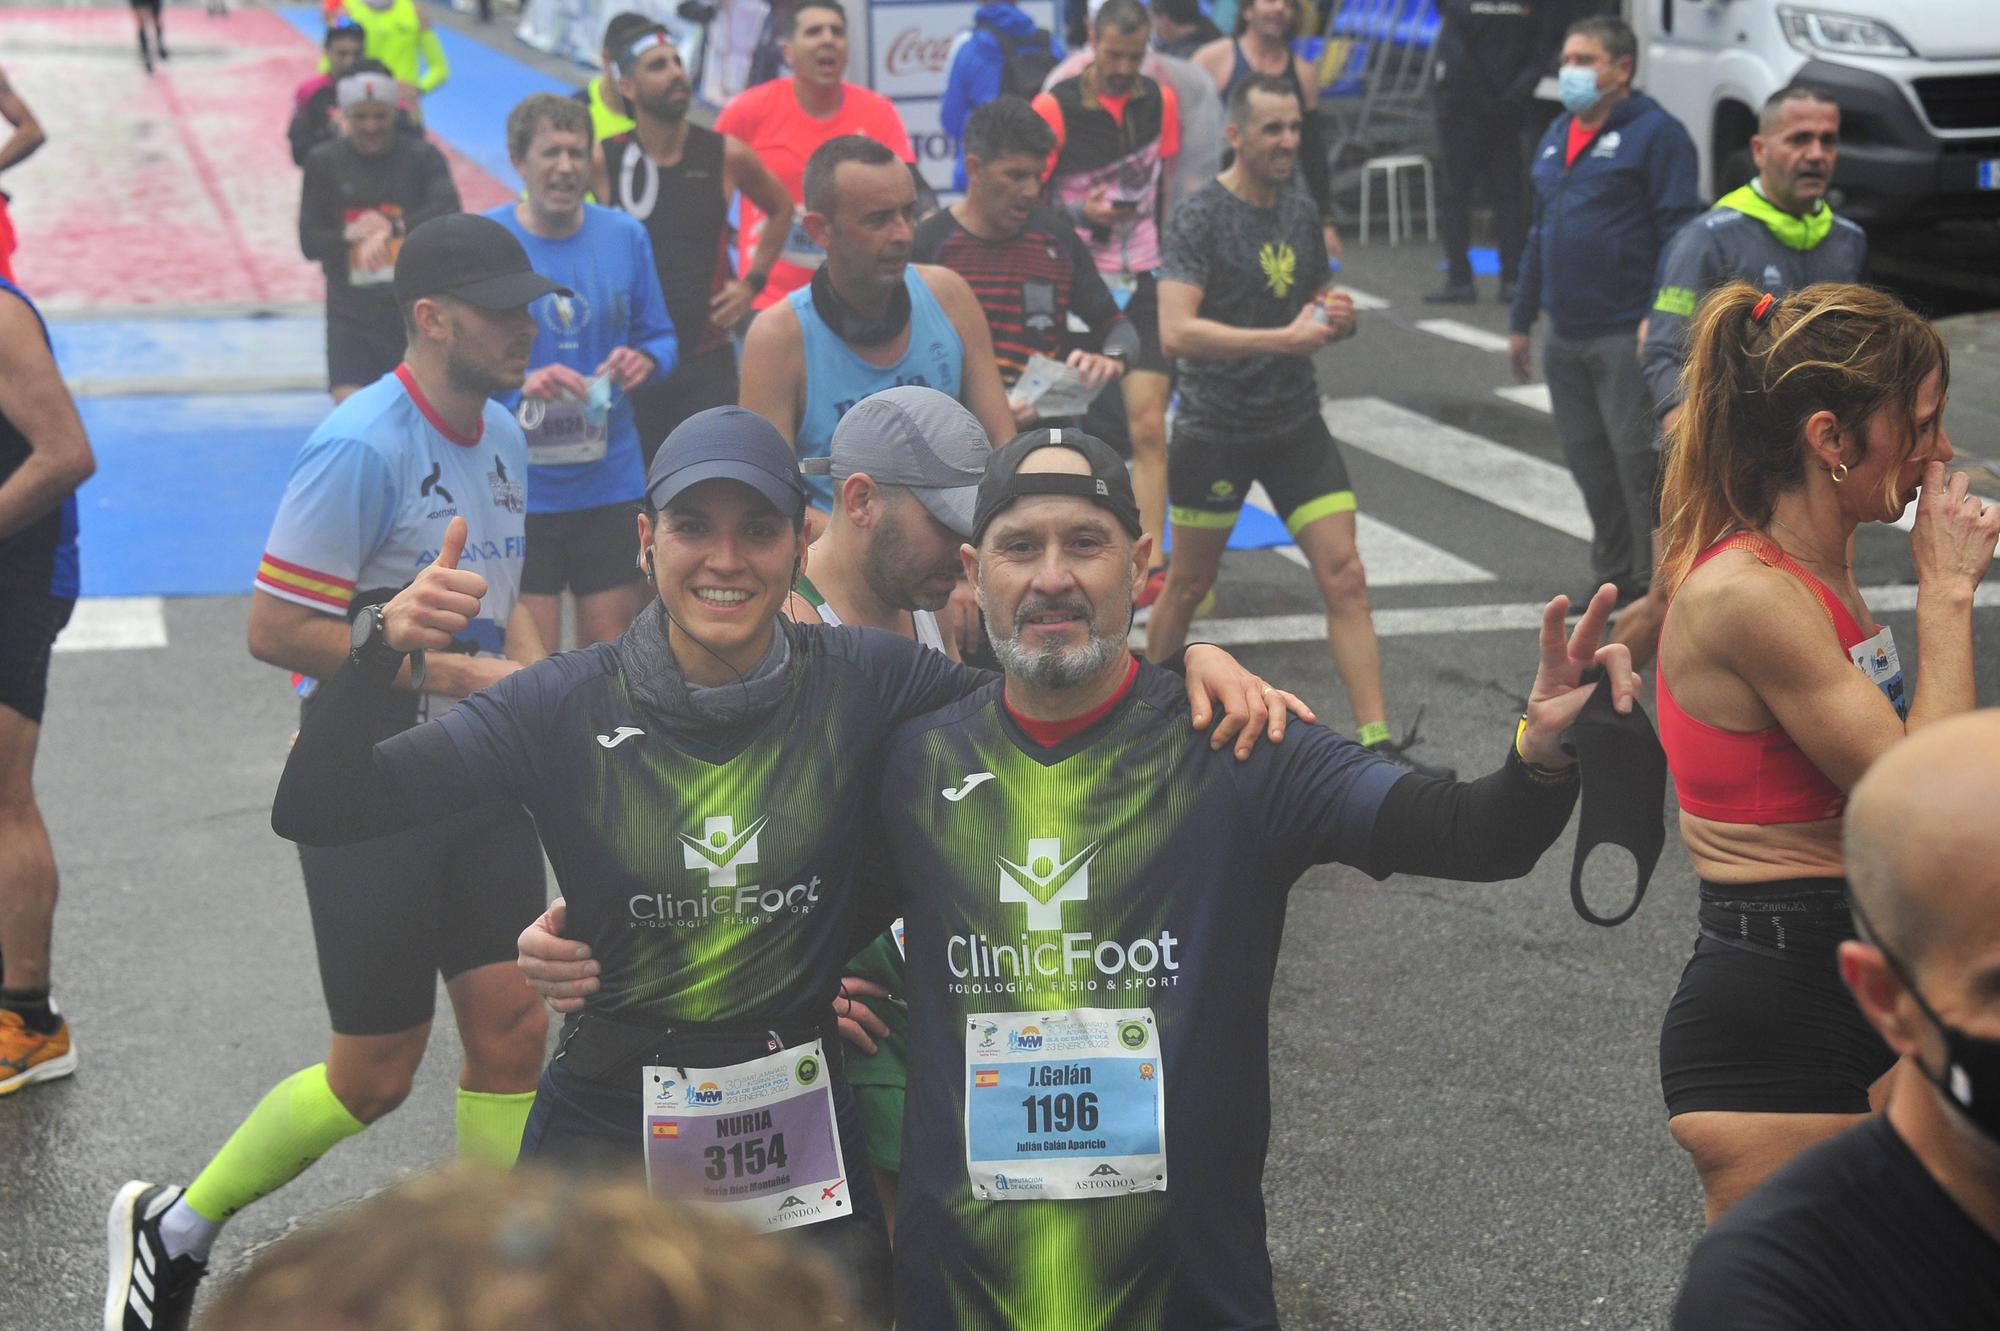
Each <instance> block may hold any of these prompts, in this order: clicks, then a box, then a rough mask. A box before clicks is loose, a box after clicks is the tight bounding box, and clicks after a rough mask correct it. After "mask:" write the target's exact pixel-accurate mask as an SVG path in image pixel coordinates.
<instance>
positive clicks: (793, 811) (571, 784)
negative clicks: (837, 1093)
mask: <svg viewBox="0 0 2000 1331" xmlns="http://www.w3.org/2000/svg"><path fill="white" fill-rule="evenodd" d="M789 632H790V633H791V635H792V642H793V644H794V657H793V661H792V664H791V667H790V669H791V672H792V678H791V687H790V690H789V692H788V693H787V695H786V697H785V699H784V701H783V702H782V703H781V704H780V706H779V708H778V710H777V712H776V714H775V715H773V716H771V717H770V718H768V719H767V720H765V721H764V722H763V724H761V725H759V726H757V727H756V728H755V729H754V730H752V731H750V733H748V734H747V735H743V736H739V737H738V738H736V739H735V740H734V741H733V742H730V743H728V744H726V745H720V746H717V745H709V744H704V743H701V742H699V741H696V740H692V739H688V738H686V737H682V736H676V735H671V734H668V733H666V732H665V731H664V730H663V729H662V728H661V727H660V726H659V725H657V724H656V723H655V722H654V721H653V720H652V719H651V718H650V717H649V716H647V715H646V714H645V713H644V712H642V711H641V710H640V709H639V707H638V705H637V704H636V703H634V702H633V700H632V695H631V692H630V690H629V689H628V688H627V685H626V680H625V676H624V674H623V672H622V671H621V670H620V668H619V647H618V645H617V644H616V643H602V644H599V645H597V646H595V647H591V648H587V649H585V650H583V651H578V652H568V653H564V654H562V655H560V656H552V657H549V658H547V659H546V660H543V661H540V662H537V663H536V664H534V665H532V666H529V667H528V668H527V669H525V670H522V671H519V672H517V673H516V674H513V675H510V676H508V677H507V678H506V679H504V680H502V681H500V682H499V683H498V684H496V685H494V686H493V687H492V688H489V689H487V690H485V691H484V692H482V693H477V694H474V695H473V696H472V697H470V698H468V699H466V700H465V701H464V702H463V703H461V704H459V706H458V707H456V708H454V709H453V710H452V711H451V712H449V713H448V714H446V715H445V716H444V717H442V718H441V724H443V725H444V727H445V730H446V733H447V734H449V736H450V737H451V739H452V741H453V743H454V744H455V745H456V747H457V749H458V751H459V754H460V756H461V757H462V758H463V760H464V763H465V766H466V768H467V769H468V771H469V774H470V779H471V780H473V781H474V782H477V783H479V784H480V785H481V786H483V787H485V788H486V791H487V793H489V794H494V795H498V794H504V795H505V796H506V797H507V798H509V799H512V800H518V801H519V802H520V803H521V804H523V805H525V806H526V807H527V809H528V812H529V813H531V814H532V815H534V819H535V827H536V829H537V830H538V831H539V832H540V833H541V838H542V845H543V846H544V848H546V850H547V851H548V856H549V863H550V864H551V865H553V866H554V868H555V872H556V881H557V882H558V883H559V884H560V885H561V887H562V891H563V895H564V896H565V897H566V898H567V899H568V902H569V929H568V933H569V936H571V937H574V938H577V939H579V940H581V941H582V942H585V943H588V944H589V945H590V948H591V951H592V952H593V953H594V954H595V956H596V957H597V960H598V962H599V963H600V964H601V965H602V967H603V972H602V980H603V987H602V989H601V991H600V992H599V993H598V994H597V995H596V996H595V997H593V998H592V999H591V1003H590V1006H591V1010H592V1011H595V1012H601V1013H603V1014H604V1015H606V1016H609V1017H616V1018H618V1019H620V1020H622V1021H625V1022H629V1023H632V1024H645V1025H660V1026H662V1027H664V1026H668V1025H672V1024H674V1023H675V1022H729V1021H736V1020H741V1019H757V1020H767V1019H772V1018H779V1017H801V1016H803V1017H809V1018H811V1019H817V1018H818V1017H819V1016H820V1014H821V1013H822V1012H823V1011H824V1009H825V1005H826V1004H827V1003H828V1002H830V1001H831V1000H832V997H833V994H834V991H835V988H836V986H837V984H838V982H839V979H840V975H841V969H840V968H841V963H842V962H844V961H845V960H846V959H847V957H848V955H849V954H850V953H852V951H853V945H854V937H853V935H852V930H853V929H854V927H855V924H856V913H857V909H858V907H857V902H856V894H855V890H854V886H855V884H854V880H855V874H856V863H857V859H858V857H859V855H860V853H861V851H862V850H863V849H864V846H863V840H864V838H863V835H862V832H861V830H860V828H861V824H862V823H863V821H864V819H863V815H864V814H865V813H866V812H867V806H868V803H869V799H870V796H871V794H872V792H873V789H874V782H873V780H872V779H871V777H872V774H873V772H874V771H875V769H876V765H877V763H878V762H879V759H880V756H881V747H882V742H883V740H884V739H885V738H886V737H887V736H888V734H889V733H890V731H891V730H892V728H893V727H894V726H895V725H896V724H897V723H898V722H899V721H902V720H904V719H907V718H910V717H915V716H918V715H921V714H922V713H924V712H928V711H931V710H933V709H935V708H938V707H941V706H943V705H945V704H946V703H948V702H950V701H952V700H953V699H955V698H961V697H964V696H965V695H966V694H967V693H968V692H970V691H971V690H973V689H974V688H976V687H977V686H978V684H979V683H980V681H982V680H983V679H986V678H988V676H985V675H983V674H981V673H980V672H979V671H976V670H972V669H970V668H968V667H964V666H960V665H956V664H954V663H953V662H951V661H949V660H947V659H946V658H945V657H944V656H943V655H942V654H941V653H938V652H934V651H931V650H929V649H927V648H924V647H919V646H918V645H917V644H916V643H914V642H910V641H907V640H906V639H903V638H899V637H896V636H895V635H893V634H889V633H883V632H879V631H877V630H874V629H852V628H838V629H835V628H822V627H820V626H817V625H812V626H806V625H794V626H791V627H790V629H789ZM386 753H387V756H389V759H390V762H391V767H392V770H393V766H394V763H393V746H391V747H390V749H389V750H387V751H386ZM522 923H523V924H526V923H527V921H525V920H523V921H522Z"/></svg>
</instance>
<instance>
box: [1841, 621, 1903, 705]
mask: <svg viewBox="0 0 2000 1331" xmlns="http://www.w3.org/2000/svg"><path fill="white" fill-rule="evenodd" d="M1847 659H1848V660H1850V661H1852V662H1854V664H1855V665H1856V666H1857V667H1859V668H1860V670H1861V673H1862V674H1864V675H1866V676H1868V681H1869V683H1871V684H1873V685H1874V686H1875V687H1876V688H1878V689H1880V690H1882V696H1883V697H1885V698H1887V699H1888V700H1889V702H1890V703H1891V704H1892V705H1893V706H1894V707H1895V709H1896V715H1898V716H1900V717H1902V718H1903V719H1904V720H1905V721H1907V720H1909V719H1910V699H1909V695H1908V694H1907V693H1906V692H1905V690H1904V688H1903V662H1902V658H1900V657H1898V656H1897V655H1896V638H1895V635H1894V634H1892V633H1890V632H1889V628H1888V626H1887V625H1886V624H1885V625H1884V626H1883V627H1882V631H1881V632H1880V633H1877V634H1876V635H1875V636H1874V637H1872V638H1869V639H1868V640H1867V641H1865V642H1857V643H1855V644H1854V645H1853V646H1852V647H1849V648H1848V649H1847Z"/></svg>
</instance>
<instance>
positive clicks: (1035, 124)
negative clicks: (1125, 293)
mask: <svg viewBox="0 0 2000 1331" xmlns="http://www.w3.org/2000/svg"><path fill="white" fill-rule="evenodd" d="M1055 146H1056V136H1055V131H1054V130H1051V129H1050V128H1049V126H1048V122H1047V121H1045V120H1043V119H1042V118H1041V117H1040V116H1038V115H1036V114H1035V111H1034V108H1033V107H1032V106H1030V105H1029V104H1028V103H1027V102H1024V101H1022V100H1021V99H1020V98H1018V97H1000V98H996V99H995V100H993V101H990V102H987V103H986V104H985V105H984V106H981V107H980V108H979V109H978V110H977V111H975V112H973V113H972V118H971V119H970V120H968V121H967V122H966V125H965V169H966V180H967V185H968V188H967V190H966V194H965V197H964V198H963V199H961V200H959V201H958V202H957V203H955V204H953V205H952V206H951V207H950V208H947V209H943V210H941V211H939V212H936V213H933V214H931V216H929V217H927V218H925V219H924V221H923V223H922V224H921V225H920V226H918V227H917V238H916V244H915V247H914V249H913V250H912V252H911V255H910V257H911V258H912V259H914V260H915V261H916V262H918V263H934V264H938V265H941V266H942V267H945V268H949V269H951V270H952V271H953V272H955V273H957V274H958V275H959V276H960V277H963V278H964V279H965V281H966V284H967V285H968V286H970V287H971V288H972V294H973V295H974V296H975V297H977V298H978V300H979V307H980V308H981V309H982V310H984V311H985V312H986V323H987V326H988V327H989V328H990V329H991V330H992V333H993V355H994V359H995V360H996V361H997V362H998V364H999V366H1000V382H1001V384H1002V385H1003V386H1004V387H1005V388H1006V389H1007V390H1008V391H1009V392H1010V393H1011V392H1012V391H1013V389H1014V387H1015V385H1016V384H1017V383H1018V382H1019V381H1020V378H1021V372H1022V371H1023V370H1025V369H1026V368H1027V365H1028V358H1029V357H1030V356H1034V355H1041V356H1046V357H1048V358H1049V359H1050V360H1056V361H1063V362H1065V363H1066V364H1068V365H1069V366H1070V367H1071V368H1072V369H1074V370H1076V372H1077V373H1078V374H1080V375H1082V376H1083V380H1084V382H1085V383H1087V384H1089V385H1090V386H1091V387H1093V388H1101V387H1103V386H1104V385H1106V384H1108V383H1110V382H1111V381H1112V380H1114V379H1116V378H1117V377H1118V376H1119V375H1121V374H1123V373H1124V372H1125V361H1126V358H1128V357H1131V356H1135V355H1137V354H1138V351H1139V333H1138V330H1137V329H1135V328H1134V327H1133V326H1132V323H1131V321H1130V320H1128V319H1127V318H1126V317H1125V316H1124V315H1123V314H1121V313H1120V312H1119V309H1118V303H1117V302H1116V301H1114V300H1113V299H1112V298H1111V291H1110V289H1109V288H1108V287H1106V286H1105V285H1104V278H1103V277H1102V276H1101V275H1099V273H1098V271H1097V262H1096V260H1094V259H1093V258H1092V257H1091V254H1090V250H1089V248H1088V247H1086V246H1085V245H1084V243H1083V241H1082V240H1081V239H1080V238H1079V237H1078V236H1077V234H1076V228H1075V227H1073V226H1071V225H1070V224H1069V222H1068V221H1067V220H1065V219H1064V218H1061V217H1058V216H1057V215H1056V214H1054V213H1052V212H1050V211H1049V210H1048V209H1046V208H1043V207H1041V206H1040V203H1039V202H1038V201H1039V199H1040V196H1041V191H1042V170H1043V167H1044V166H1045V165H1046V163H1047V161H1048V156H1049V154H1050V153H1051V152H1053V151H1054V150H1055ZM1072 313H1073V314H1075V315H1076V316H1077V317H1078V318H1080V319H1082V320H1083V321H1084V323H1085V324H1086V325H1088V326H1089V329H1090V334H1091V337H1090V345H1092V346H1095V347H1096V348H1097V350H1095V351H1093V350H1090V349H1089V347H1088V346H1083V345H1075V342H1076V339H1075V337H1074V336H1073V335H1072V333H1071V332H1070V326H1069V319H1070V315H1071V314H1072ZM1008 405H1009V406H1010V407H1011V408H1012V409H1013V412H1014V422H1015V424H1016V425H1018V426H1020V427H1021V428H1023V429H1026V428H1027V427H1028V426H1030V425H1032V424H1034V423H1035V421H1036V419H1037V417H1038V413H1037V412H1036V411H1035V409H1034V407H1033V406H1032V405H1031V404H1028V403H1024V402H1017V401H1014V400H1012V399H1011V398H1010V400H1009V403H1008Z"/></svg>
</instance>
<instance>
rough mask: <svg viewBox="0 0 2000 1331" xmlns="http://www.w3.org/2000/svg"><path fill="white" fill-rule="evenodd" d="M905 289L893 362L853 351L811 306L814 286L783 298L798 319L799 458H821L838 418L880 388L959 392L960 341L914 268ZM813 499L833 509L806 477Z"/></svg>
mask: <svg viewBox="0 0 2000 1331" xmlns="http://www.w3.org/2000/svg"><path fill="white" fill-rule="evenodd" d="M903 285H904V286H905V287H906V288H908V290H909V293H910V345H909V348H908V350H906V351H904V352H903V354H902V356H901V358H900V359H898V360H897V361H896V363H895V364H893V365H871V364H869V363H868V362H867V361H865V360H863V359H861V357H860V356H859V355H858V354H856V353H855V350H854V348H853V347H850V346H848V345H847V343H846V342H845V341H843V340H842V339H841V337H840V335H839V334H838V333H835V332H834V331H833V329H831V328H829V327H827V325H826V320H824V319H822V318H820V317H819V311H818V310H816V309H814V308H813V301H812V288H811V287H810V286H803V287H800V288H799V289H798V290H797V291H794V292H792V293H791V294H790V295H789V296H787V297H785V299H786V300H789V301H790V302H791V303H792V312H793V313H794V314H796V315H798V317H799V332H800V333H801V334H802V335H803V337H804V341H805V363H806V409H805V411H804V413H803V414H802V415H801V416H800V417H799V429H798V439H797V441H796V447H797V448H798V452H799V456H800V457H802V458H823V457H826V456H827V455H828V454H829V453H830V452H832V450H833V430H834V427H835V426H837V425H839V424H840V418H841V417H842V416H845V415H846V414H847V412H848V409H849V408H850V407H852V406H853V405H854V404H855V403H857V402H859V401H860V400H861V399H862V398H864V397H868V396H870V395H872V394H875V393H879V392H881V391H882V390H883V389H885V388H900V387H902V386H904V385H907V384H914V385H917V386H918V387H922V388H935V389H937V390H938V392H940V393H944V394H946V395H947V396H950V397H954V398H955V397H957V396H958V389H959V381H960V377H961V375H960V371H961V370H963V369H964V366H965V344H964V343H963V342H962V341H960V340H959V336H958V330H957V329H956V328H954V327H952V325H951V320H950V319H949V318H947V317H946V316H945V312H944V308H943V307H942V306H940V305H939V304H938V303H937V297H936V296H933V295H932V294H931V289H930V286H929V285H928V284H927V283H925V281H924V279H923V278H922V277H921V276H920V275H919V274H918V272H917V270H916V267H915V265H912V266H910V267H908V268H905V269H904V270H903ZM806 485H807V486H808V487H809V488H810V489H811V491H812V498H813V503H814V505H815V506H817V507H819V508H823V509H831V508H832V507H833V482H832V481H831V480H830V479H828V478H827V477H825V476H808V477H806Z"/></svg>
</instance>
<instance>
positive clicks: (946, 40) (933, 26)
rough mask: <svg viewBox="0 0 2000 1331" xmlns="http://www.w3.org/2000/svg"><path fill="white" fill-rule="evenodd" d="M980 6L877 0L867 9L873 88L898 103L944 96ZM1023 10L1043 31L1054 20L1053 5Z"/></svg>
mask: <svg viewBox="0 0 2000 1331" xmlns="http://www.w3.org/2000/svg"><path fill="white" fill-rule="evenodd" d="M978 7H979V6H977V5H973V4H964V3H958V4H953V3H950V2H949V0H906V2H898V0H876V2H875V3H874V4H871V5H870V6H869V7H868V36H869V48H870V60H869V64H868V72H869V78H868V82H869V84H870V85H871V86H873V87H874V89H875V91H877V92H880V93H886V94H887V95H889V96H890V97H894V98H897V99H901V98H904V97H942V96H943V95H944V79H945V74H946V73H947V72H948V71H949V70H950V69H951V55H952V48H953V45H954V44H955V43H956V41H957V39H958V37H959V35H960V34H961V33H964V32H967V31H969V30H970V29H971V27H972V14H973V11H974V10H976V9H978ZM1021 8H1022V9H1023V10H1025V11H1027V14H1028V16H1029V17H1030V18H1032V19H1034V20H1035V22H1036V23H1038V24H1040V25H1041V26H1042V27H1044V28H1047V27H1049V25H1050V23H1051V22H1052V21H1053V17H1052V16H1053V14H1054V12H1055V6H1054V5H1053V4H1052V3H1050V0H1029V2H1028V3H1026V4H1023V5H1022V6H1021ZM857 54H858V52H857ZM849 77H850V78H851V77H853V76H852V75H849Z"/></svg>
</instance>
